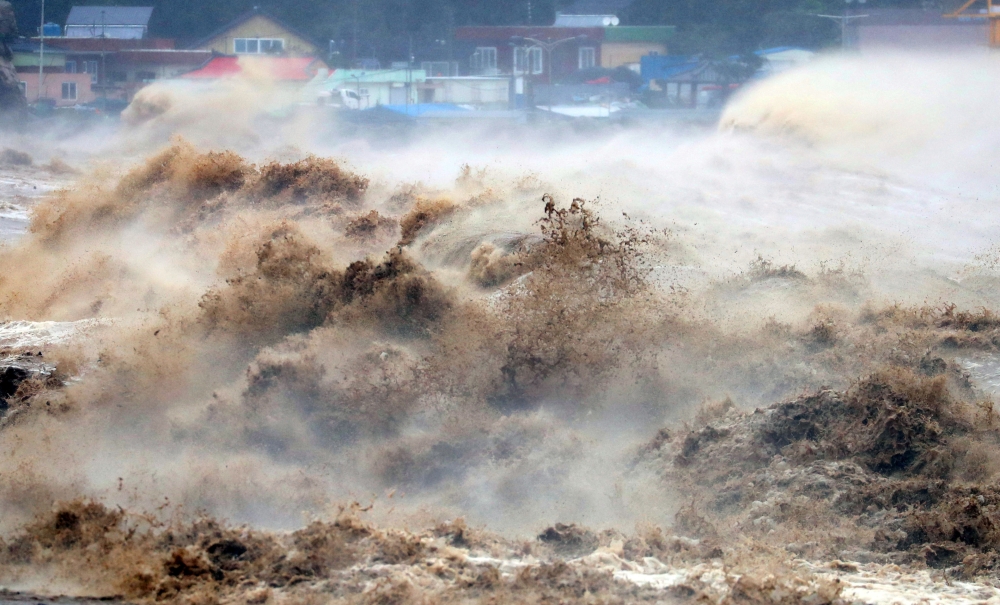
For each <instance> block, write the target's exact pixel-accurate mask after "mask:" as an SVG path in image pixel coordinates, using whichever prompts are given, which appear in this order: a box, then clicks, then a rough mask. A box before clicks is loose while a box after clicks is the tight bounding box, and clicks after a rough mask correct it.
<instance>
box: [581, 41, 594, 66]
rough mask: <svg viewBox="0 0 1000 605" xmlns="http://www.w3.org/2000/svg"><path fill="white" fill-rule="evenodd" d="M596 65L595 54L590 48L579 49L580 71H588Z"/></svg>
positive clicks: (592, 48)
mask: <svg viewBox="0 0 1000 605" xmlns="http://www.w3.org/2000/svg"><path fill="white" fill-rule="evenodd" d="M596 64H597V52H596V51H595V50H594V47H592V46H582V47H580V69H590V68H591V67H593V66H594V65H596Z"/></svg>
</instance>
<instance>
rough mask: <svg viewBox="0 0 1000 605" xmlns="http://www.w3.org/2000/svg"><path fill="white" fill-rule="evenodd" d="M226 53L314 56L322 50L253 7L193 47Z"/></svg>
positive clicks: (301, 35)
mask: <svg viewBox="0 0 1000 605" xmlns="http://www.w3.org/2000/svg"><path fill="white" fill-rule="evenodd" d="M191 48H192V49H194V50H210V51H214V52H217V53H220V54H224V55H282V56H286V57H315V56H318V55H319V53H320V49H319V48H318V47H317V46H316V44H314V43H313V42H311V41H310V40H309V39H308V38H307V37H306V36H304V35H303V34H300V33H298V32H296V31H295V30H293V29H292V28H291V27H289V26H288V25H285V24H284V23H282V22H281V21H279V20H278V19H276V18H274V17H272V16H270V15H268V14H267V13H265V12H263V11H261V10H259V9H254V10H252V11H250V12H248V13H246V14H244V15H243V16H241V17H239V18H238V19H236V20H235V21H233V22H232V23H229V24H228V25H226V26H225V27H224V28H222V29H220V30H219V31H217V32H215V33H213V34H212V35H210V36H208V37H207V38H205V39H204V40H202V41H201V42H198V43H197V44H195V45H193V46H192V47H191Z"/></svg>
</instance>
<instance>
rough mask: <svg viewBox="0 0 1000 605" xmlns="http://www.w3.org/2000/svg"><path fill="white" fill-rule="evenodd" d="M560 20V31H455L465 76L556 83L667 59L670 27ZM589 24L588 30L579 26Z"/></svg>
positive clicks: (591, 18)
mask: <svg viewBox="0 0 1000 605" xmlns="http://www.w3.org/2000/svg"><path fill="white" fill-rule="evenodd" d="M573 17H574V18H573V19H568V18H565V17H562V16H560V17H559V19H561V21H558V20H557V23H561V24H562V25H559V26H549V27H532V26H512V27H459V28H457V29H456V30H455V52H456V55H458V56H459V57H460V60H459V62H458V64H459V69H460V70H461V73H462V74H463V75H477V76H497V75H511V76H523V77H525V78H526V79H527V80H529V81H532V82H550V81H551V82H555V81H558V80H560V79H562V78H565V77H566V76H568V75H570V74H572V73H574V72H576V71H580V70H586V69H591V68H594V67H603V68H607V69H615V68H618V67H623V66H624V67H629V68H631V69H634V70H635V71H638V70H639V62H640V60H641V58H642V57H643V56H646V55H649V54H666V53H667V42H668V40H669V39H670V38H671V37H672V36H673V34H674V28H673V27H662V26H661V27H629V26H616V25H605V24H606V23H609V22H611V21H610V17H609V16H607V15H574V16H573ZM580 24H587V26H580Z"/></svg>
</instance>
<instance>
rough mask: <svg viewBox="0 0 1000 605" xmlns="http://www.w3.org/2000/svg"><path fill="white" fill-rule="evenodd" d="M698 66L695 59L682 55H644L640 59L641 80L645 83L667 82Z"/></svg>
mask: <svg viewBox="0 0 1000 605" xmlns="http://www.w3.org/2000/svg"><path fill="white" fill-rule="evenodd" d="M698 65H699V61H698V59H697V58H696V57H686V56H682V55H646V56H645V57H642V59H640V67H641V69H640V71H641V73H642V79H643V80H645V81H646V82H649V81H650V80H669V79H670V78H673V77H675V76H678V75H680V74H682V73H685V72H688V71H691V70H692V69H695V68H696V67H698Z"/></svg>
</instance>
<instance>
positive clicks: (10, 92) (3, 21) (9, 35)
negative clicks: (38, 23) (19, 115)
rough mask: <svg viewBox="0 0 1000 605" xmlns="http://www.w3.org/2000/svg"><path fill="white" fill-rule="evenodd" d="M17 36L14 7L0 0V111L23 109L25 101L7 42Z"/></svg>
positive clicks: (18, 110)
mask: <svg viewBox="0 0 1000 605" xmlns="http://www.w3.org/2000/svg"><path fill="white" fill-rule="evenodd" d="M16 36H17V20H16V19H15V17H14V7H13V6H11V4H10V2H7V1H6V0H0V113H8V112H20V111H24V108H25V107H26V106H27V101H26V100H25V98H24V94H23V93H22V92H21V87H20V86H19V85H18V82H19V80H18V77H17V72H16V71H15V70H14V64H13V62H12V60H13V58H14V56H13V53H11V52H10V47H9V46H7V42H8V41H9V40H12V39H13V38H15V37H16Z"/></svg>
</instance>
